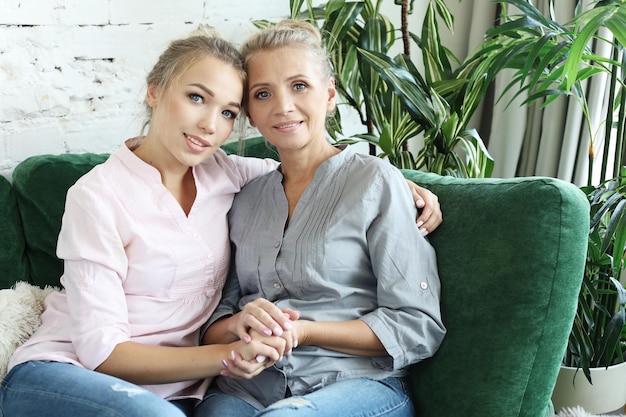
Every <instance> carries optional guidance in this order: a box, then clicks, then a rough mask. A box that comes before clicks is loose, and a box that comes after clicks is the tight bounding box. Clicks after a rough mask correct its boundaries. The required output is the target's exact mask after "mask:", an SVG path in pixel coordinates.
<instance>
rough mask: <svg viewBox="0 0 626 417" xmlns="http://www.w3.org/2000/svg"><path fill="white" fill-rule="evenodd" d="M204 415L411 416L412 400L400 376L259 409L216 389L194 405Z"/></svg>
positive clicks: (339, 385) (334, 387)
mask: <svg viewBox="0 0 626 417" xmlns="http://www.w3.org/2000/svg"><path fill="white" fill-rule="evenodd" d="M196 410H197V411H198V412H201V415H202V416H204V417H261V416H263V417H287V416H289V417H291V416H298V417H377V416H385V417H412V416H414V415H415V411H414V409H413V403H412V402H411V400H410V398H409V395H408V393H407V388H406V386H405V382H404V380H403V379H401V378H387V379H383V380H381V381H375V380H373V379H367V378H356V379H348V380H343V381H338V382H335V383H333V384H330V385H327V386H325V387H324V388H320V389H319V390H317V391H313V392H311V393H309V394H306V395H302V396H293V397H288V398H285V399H284V400H280V401H277V402H275V403H274V404H271V405H270V406H269V407H267V408H265V409H263V410H256V409H255V408H254V407H252V406H251V405H250V404H248V403H247V402H245V401H244V400H242V399H240V398H238V397H235V396H234V395H230V394H225V393H223V392H221V391H219V390H216V389H212V390H209V392H208V393H207V395H206V396H205V397H204V400H203V401H202V403H200V405H198V407H197V408H196Z"/></svg>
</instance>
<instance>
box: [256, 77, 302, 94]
mask: <svg viewBox="0 0 626 417" xmlns="http://www.w3.org/2000/svg"><path fill="white" fill-rule="evenodd" d="M311 78H312V77H310V76H308V75H306V74H295V75H292V76H290V77H287V78H286V81H293V80H297V79H304V80H310V79H311ZM268 85H269V83H266V82H260V83H256V84H253V85H251V86H249V87H248V91H249V90H252V89H253V88H259V87H266V86H268Z"/></svg>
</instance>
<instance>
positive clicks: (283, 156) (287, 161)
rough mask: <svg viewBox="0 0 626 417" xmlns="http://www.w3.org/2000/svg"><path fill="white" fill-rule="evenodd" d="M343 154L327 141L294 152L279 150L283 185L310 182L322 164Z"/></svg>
mask: <svg viewBox="0 0 626 417" xmlns="http://www.w3.org/2000/svg"><path fill="white" fill-rule="evenodd" d="M339 152H341V151H340V150H339V149H337V148H335V147H334V146H333V145H331V144H330V143H328V142H327V141H326V140H324V141H323V142H320V144H319V145H318V146H311V147H307V148H305V149H298V150H294V151H285V150H280V149H279V150H278V153H279V155H280V163H281V171H282V175H283V183H288V182H290V183H297V182H309V181H310V180H311V178H313V176H314V175H315V171H316V170H317V168H318V167H319V166H320V165H321V164H322V162H324V161H326V160H327V159H329V158H331V157H332V156H334V155H337V154H338V153H339Z"/></svg>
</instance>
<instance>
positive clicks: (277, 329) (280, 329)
mask: <svg viewBox="0 0 626 417" xmlns="http://www.w3.org/2000/svg"><path fill="white" fill-rule="evenodd" d="M274 334H275V335H276V336H280V335H282V334H283V329H282V328H281V327H280V326H276V327H274Z"/></svg>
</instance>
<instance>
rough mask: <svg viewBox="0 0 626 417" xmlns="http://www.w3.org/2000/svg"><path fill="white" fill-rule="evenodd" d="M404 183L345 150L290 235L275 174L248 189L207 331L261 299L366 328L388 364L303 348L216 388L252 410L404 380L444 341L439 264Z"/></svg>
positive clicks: (236, 213) (303, 201)
mask: <svg viewBox="0 0 626 417" xmlns="http://www.w3.org/2000/svg"><path fill="white" fill-rule="evenodd" d="M415 210H416V209H415V205H414V203H413V201H412V198H411V196H410V193H409V192H408V187H407V184H406V181H405V180H404V178H403V176H402V174H401V173H400V172H399V171H398V170H397V169H396V168H395V167H393V166H392V165H391V164H389V163H388V162H387V161H383V160H381V159H379V158H376V157H372V156H368V155H363V154H359V153H356V152H354V151H353V150H352V149H350V148H346V149H344V150H343V151H342V152H341V153H339V154H338V155H336V156H333V157H332V158H330V159H328V160H326V161H325V162H324V163H322V164H321V165H320V166H319V168H318V169H317V171H316V173H315V176H314V179H313V181H312V182H311V183H310V184H309V186H308V187H307V189H306V190H305V191H304V193H303V194H302V196H301V198H300V200H299V201H298V204H297V206H296V208H295V210H294V212H293V215H292V217H291V219H290V222H289V226H288V227H287V228H286V229H285V224H286V220H287V211H288V207H287V199H286V197H285V193H284V190H283V187H282V174H281V173H280V169H279V170H277V171H273V172H271V173H269V174H267V175H265V176H263V177H261V178H259V179H257V180H255V181H253V182H251V183H250V184H248V185H247V186H246V187H244V189H243V190H242V191H241V192H240V193H239V194H238V195H237V196H236V198H235V202H234V205H233V208H232V210H231V213H230V219H229V221H230V236H231V241H232V244H233V256H234V259H235V267H234V268H232V270H231V274H230V277H229V279H228V281H227V284H226V288H225V289H224V294H223V300H222V302H221V304H220V306H219V307H218V308H217V310H216V312H215V314H214V316H213V318H212V320H211V321H212V322H213V321H215V320H217V319H219V318H220V317H223V316H225V315H229V314H233V313H235V312H237V311H238V310H239V308H241V307H243V305H245V304H246V303H247V302H248V301H251V300H254V299H256V298H258V297H264V298H266V299H268V300H270V301H272V302H274V303H275V304H276V305H277V306H279V307H289V308H292V309H296V310H298V311H300V312H301V314H302V318H303V319H307V320H314V321H342V320H353V319H361V320H363V321H364V322H365V323H367V324H368V325H369V327H370V328H371V329H372V330H373V331H374V332H375V334H376V335H377V336H378V338H379V339H380V341H381V342H382V344H383V345H384V347H385V349H386V350H387V352H388V354H389V356H385V357H377V358H370V357H361V356H354V355H350V354H346V353H340V352H335V351H331V350H327V349H323V348H320V347H317V346H299V347H297V348H296V349H294V351H293V352H292V354H291V355H285V356H284V357H283V359H282V360H281V361H280V362H278V363H277V364H276V365H275V366H274V367H272V368H269V369H268V370H266V371H264V372H263V373H262V374H261V375H259V376H257V377H255V378H253V379H252V380H236V379H228V378H221V377H220V378H219V379H218V384H219V387H220V388H221V389H222V390H224V391H226V392H229V393H232V394H235V395H238V396H240V397H242V398H243V399H245V400H246V401H248V402H250V403H251V404H252V405H254V406H256V407H257V408H262V407H265V406H267V405H269V404H271V403H273V402H275V401H277V400H279V399H282V398H284V396H285V393H286V392H287V387H288V388H289V390H290V392H291V393H293V394H295V395H298V394H303V393H306V392H309V391H312V390H315V389H317V388H320V387H322V386H324V385H326V384H329V383H332V382H334V381H336V380H341V379H346V378H354V377H369V378H375V379H382V378H386V377H389V376H401V375H405V368H406V367H407V366H408V365H410V364H413V363H415V362H418V361H420V360H422V359H424V358H428V357H430V356H432V355H433V354H434V353H435V351H436V350H437V348H438V347H439V345H440V344H441V341H442V339H443V337H444V335H445V327H444V325H443V323H442V320H441V314H440V308H439V293H440V283H439V277H438V274H437V265H436V259H435V252H434V249H433V248H432V246H431V245H430V244H429V243H428V242H427V240H426V239H425V238H424V237H423V236H422V235H421V234H420V233H419V230H418V228H417V227H416V225H415V218H416V211H415Z"/></svg>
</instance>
